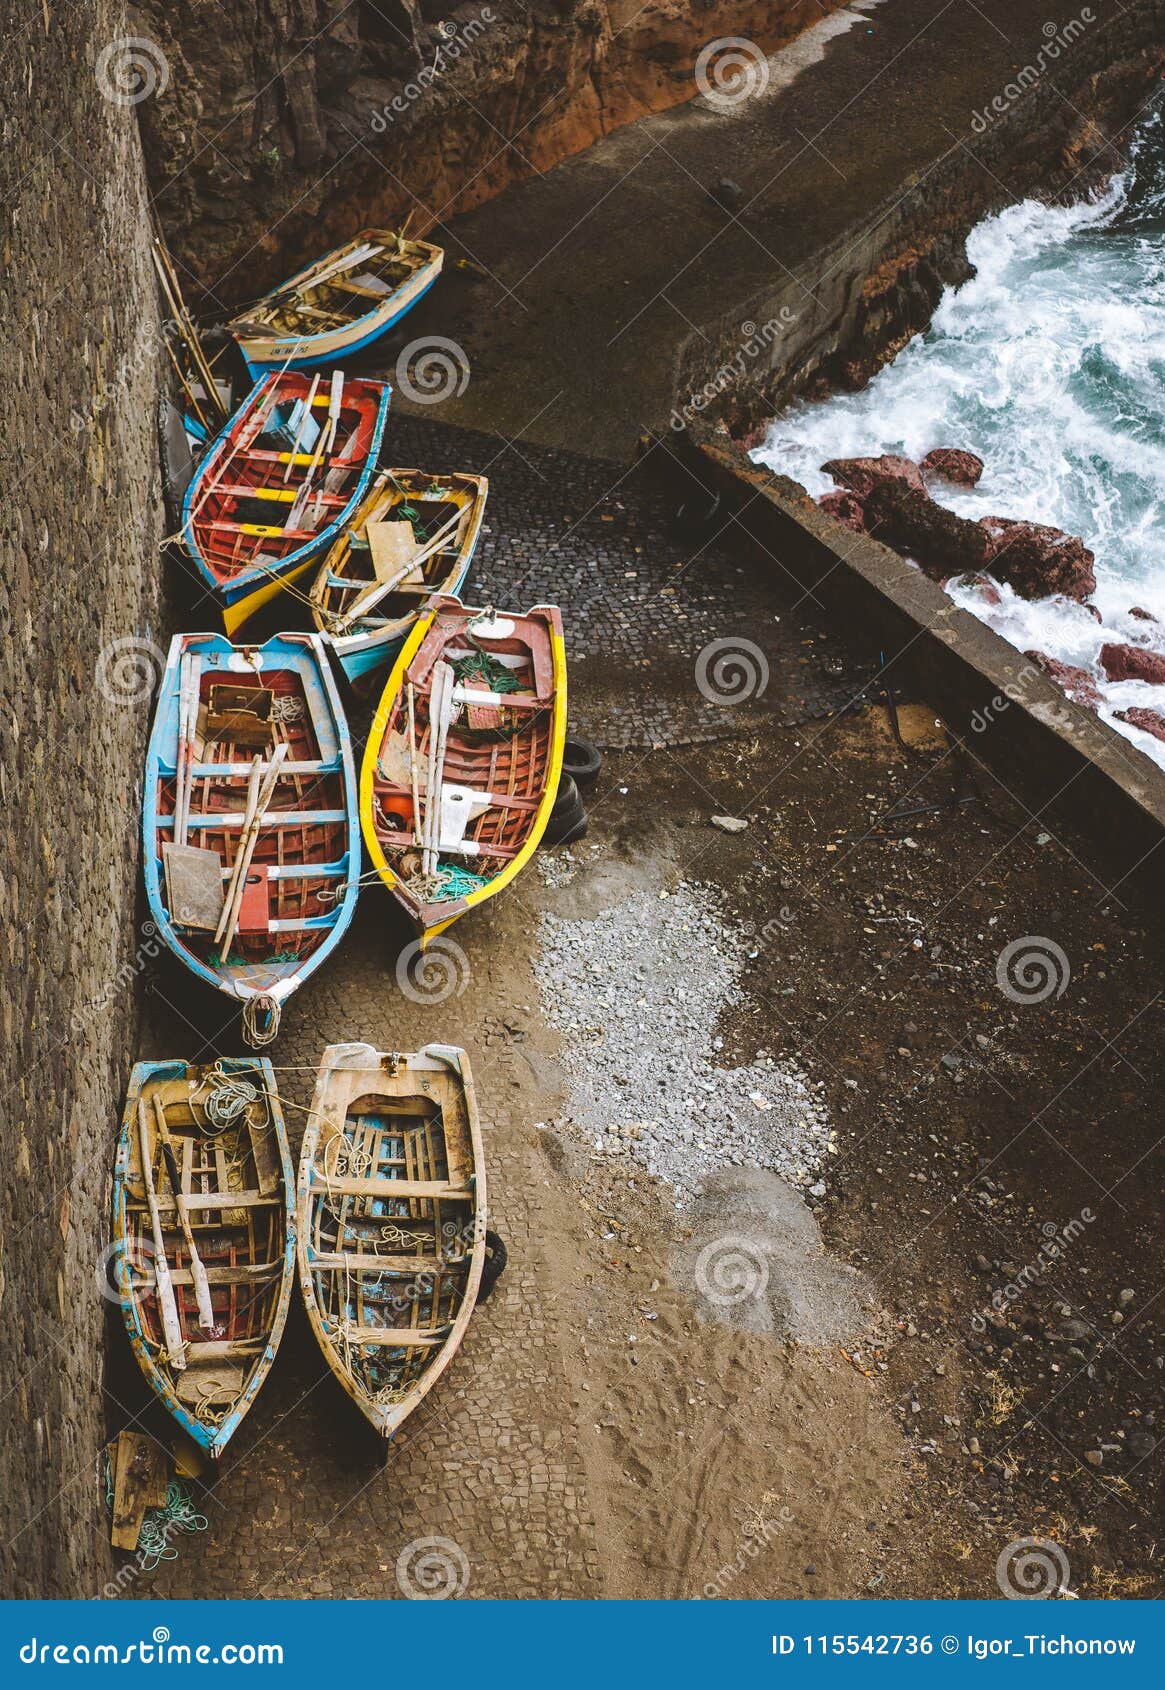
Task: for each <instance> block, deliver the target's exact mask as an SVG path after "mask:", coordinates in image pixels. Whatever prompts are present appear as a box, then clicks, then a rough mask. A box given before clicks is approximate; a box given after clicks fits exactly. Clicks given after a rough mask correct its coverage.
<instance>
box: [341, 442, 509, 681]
mask: <svg viewBox="0 0 1165 1690" xmlns="http://www.w3.org/2000/svg"><path fill="white" fill-rule="evenodd" d="M488 492H489V482H488V481H487V480H486V478H485V476H484V475H427V474H425V473H424V471H422V470H419V469H389V470H384V471H383V472H382V473H381V474H380V475H378V476H377V478H376V480H375V481H374V482H373V484H372V487H371V489H370V491H369V493H368V494H367V496H366V497H365V498H364V499H363V500H362V501H361V503H360V507H359V509H358V510H357V511H356V513H355V515H354V516H353V518H352V520H351V522H350V523H349V524H348V526H347V527H346V528H345V529H344V532H343V533H342V534H341V535H340V538H339V539H338V540H337V541H336V542H335V544H334V545H333V546H332V548H331V550H330V551H329V552H328V554H327V556H326V557H325V558H324V561H323V563H322V564H321V565H320V569H319V573H318V574H317V576H316V578H315V581H314V582H313V584H312V589H311V608H312V617H313V619H314V621H315V625H316V627H317V628H318V629H319V630H320V632H321V633H322V634H323V635H324V636H325V637H326V639H327V641H328V644H329V645H330V647H331V649H332V650H333V651H334V652H335V654H336V657H337V659H338V660H339V663H340V666H341V667H342V669H343V670H344V673H345V674H346V675H347V677H348V679H349V680H351V681H355V680H358V679H359V678H360V676H361V675H367V674H369V673H371V672H372V671H373V670H375V669H379V668H381V667H383V666H384V665H385V664H388V663H391V662H392V660H393V659H394V658H395V657H396V656H397V655H398V654H399V652H400V648H401V646H402V645H403V644H404V642H405V639H406V637H407V635H408V632H409V629H410V628H411V627H412V626H413V624H414V623H415V622H416V619H417V617H418V616H419V615H420V614H421V612H422V611H423V610H425V609H426V608H427V606H428V604H429V601H430V600H431V599H432V598H433V597H434V596H435V595H437V594H447V595H452V596H456V595H457V593H459V592H460V591H461V588H462V586H463V585H464V582H465V578H466V576H467V575H468V573H469V566H470V564H471V562H472V561H473V553H474V548H475V547H476V545H477V540H478V536H479V534H480V533H481V520H482V516H483V514H484V512H485V501H486V496H487V494H488Z"/></svg>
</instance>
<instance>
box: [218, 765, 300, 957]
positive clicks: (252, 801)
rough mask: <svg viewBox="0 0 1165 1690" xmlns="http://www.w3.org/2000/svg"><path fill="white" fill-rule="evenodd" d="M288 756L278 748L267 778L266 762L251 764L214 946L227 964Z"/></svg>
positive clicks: (268, 768)
mask: <svg viewBox="0 0 1165 1690" xmlns="http://www.w3.org/2000/svg"><path fill="white" fill-rule="evenodd" d="M286 756H287V744H286V742H284V744H282V745H277V746H276V748H275V754H274V756H273V757H272V758H271V761H270V762H269V763H268V765H267V768H266V772H265V775H266V778H263V779H261V776H262V775H263V772H264V771H263V761H262V758H260V757H256V758H255V759H254V761H253V762H252V764H251V774H250V779H249V781H248V785H247V808H246V812H245V814H244V816H243V831H242V833H241V834H240V836H239V854H238V856H237V857H236V858H235V866H234V869H233V870H232V873H231V878H230V884H229V885H228V887H227V895H226V902H225V903H224V905H223V912H222V916H221V918H220V920H219V924H218V930H217V932H216V933H215V936H214V942H215V944H216V945H218V947H219V952H218V954H219V956H220V958H222V959H223V960H224V962H225V960H226V958H227V956H228V955H229V954H230V948H231V945H232V943H233V941H234V937H235V928H236V927H237V926H238V923H239V911H240V909H241V907H242V902H243V887H244V885H245V884H246V880H247V874H248V872H249V871H250V867H251V858H252V857H253V856H254V855H255V846H256V845H257V844H258V843H259V830H260V828H261V826H262V823H263V816H264V814H265V812H266V809H267V806H268V804H270V802H271V799H272V797H273V796H274V793H275V783H276V781H277V780H278V779H279V767H280V764H281V763H282V762H283V759H284V758H285V757H286Z"/></svg>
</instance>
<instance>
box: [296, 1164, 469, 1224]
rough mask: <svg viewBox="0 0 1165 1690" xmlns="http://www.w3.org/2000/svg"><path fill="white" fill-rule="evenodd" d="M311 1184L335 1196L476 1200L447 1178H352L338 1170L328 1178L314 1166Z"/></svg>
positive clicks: (452, 1201) (449, 1201)
mask: <svg viewBox="0 0 1165 1690" xmlns="http://www.w3.org/2000/svg"><path fill="white" fill-rule="evenodd" d="M312 1186H313V1189H315V1190H317V1191H324V1192H330V1193H331V1194H332V1195H333V1196H336V1197H439V1198H440V1199H441V1200H442V1202H445V1203H457V1202H465V1203H469V1202H472V1200H473V1192H472V1191H469V1190H465V1189H463V1188H461V1187H458V1186H455V1185H454V1184H453V1183H452V1182H451V1181H450V1180H446V1179H351V1178H348V1177H347V1176H346V1175H339V1174H336V1175H333V1176H332V1178H330V1179H329V1178H327V1177H326V1176H325V1175H324V1174H323V1173H321V1171H320V1169H319V1168H313V1169H312ZM384 1218H389V1217H384ZM406 1218H407V1217H405V1216H402V1217H401V1219H402V1220H403V1219H406Z"/></svg>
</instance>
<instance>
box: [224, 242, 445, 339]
mask: <svg viewBox="0 0 1165 1690" xmlns="http://www.w3.org/2000/svg"><path fill="white" fill-rule="evenodd" d="M444 261H445V254H444V253H443V252H442V250H441V248H440V247H439V246H433V245H432V244H431V242H429V241H414V240H409V239H407V238H406V237H405V236H404V235H403V234H398V233H397V232H396V231H395V230H392V229H365V231H364V232H363V234H360V235H357V236H356V238H355V240H351V241H348V242H347V243H346V244H345V245H344V246H341V247H337V248H336V249H335V251H333V252H329V253H327V254H326V255H325V256H324V257H323V258H317V259H315V260H314V261H313V262H312V263H311V264H308V265H306V266H305V267H304V268H303V269H302V270H298V271H296V273H295V275H294V276H292V277H290V278H289V279H288V280H287V281H286V282H284V283H283V284H282V285H281V286H280V287H278V288H275V289H273V290H272V292H271V293H268V294H265V295H264V296H263V298H262V299H259V300H257V301H256V302H255V304H253V305H251V306H249V307H248V308H247V310H246V311H244V312H243V313H242V314H241V315H239V316H237V317H235V318H234V319H233V320H232V321H231V322H230V323H229V324H228V327H229V329H230V331H231V333H232V334H233V335H234V337H235V339H236V340H237V341H238V343H239V347H240V350H241V351H242V354H243V357H244V358H245V359H246V360H247V363H248V364H249V365H250V367H251V368H252V370H255V371H259V370H263V369H290V370H312V369H319V368H320V367H321V366H323V365H325V364H326V365H328V366H331V365H333V364H337V363H339V362H340V361H341V360H342V359H344V358H347V357H350V356H351V354H352V353H354V352H360V351H362V350H363V348H364V347H366V346H371V345H372V343H373V341H375V340H379V338H380V336H381V335H382V334H384V333H386V332H387V330H389V329H391V328H392V327H393V325H394V324H395V323H399V322H400V320H401V318H402V317H403V316H404V315H405V313H406V311H411V310H412V308H413V306H414V305H415V304H416V303H417V301H418V300H419V299H422V298H423V297H424V295H425V294H426V293H428V291H429V289H430V288H431V287H432V285H433V283H434V282H435V281H436V280H437V277H438V276H439V275H440V274H441V266H442V264H443V263H444Z"/></svg>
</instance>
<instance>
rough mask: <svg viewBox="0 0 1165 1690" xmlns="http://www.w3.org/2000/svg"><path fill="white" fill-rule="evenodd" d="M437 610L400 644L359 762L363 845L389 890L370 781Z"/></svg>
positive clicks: (390, 876)
mask: <svg viewBox="0 0 1165 1690" xmlns="http://www.w3.org/2000/svg"><path fill="white" fill-rule="evenodd" d="M436 615H437V613H436V611H433V610H430V611H426V613H425V615H423V616H422V617H420V618H419V619H418V621H417V625H416V627H415V628H414V629H413V631H412V633H411V634H410V635H409V637H408V639H407V640H406V641H405V643H404V645H403V646H402V647H401V650H400V656H399V657H398V658H397V660H396V662H395V663H394V664H393V666H392V670H391V672H390V674H389V677H388V680H387V681H386V682H385V683H384V691H383V692H382V693H381V695H380V702H379V704H378V705H377V706H376V714H375V716H373V718H372V726H371V727H370V728H369V730H368V740H367V743H366V744H365V747H364V761H363V762H362V763H361V765H360V829H361V832H362V833H363V834H364V844H365V847H366V848H367V851H368V855H369V856H370V857H371V859H372V861H373V863H374V864H375V865H376V869H377V872H378V873H379V875H380V878H381V879H382V880H383V881H384V884H385V885H386V886H387V887H388V889H389V891H390V892H391V891H392V889H393V887H394V886H395V885H396V883H397V876H396V874H395V873H394V872H393V870H392V868H390V866H389V862H388V858H387V857H386V856H385V854H384V852H383V851H382V850H381V848H380V841H379V839H378V838H377V837H376V828H375V826H374V825H373V820H372V783H373V780H374V779H375V777H376V762H377V758H378V757H379V755H380V746H381V743H382V741H383V739H384V733H385V729H386V728H387V727H388V719H389V717H390V716H391V715H392V707H393V705H394V704H395V703H396V700H397V694H398V693H399V692H400V690H401V688H402V687H403V686H404V682H405V672H406V670H407V669H408V666H409V664H410V663H411V662H412V660H413V658H414V657H415V656H416V655H417V652H418V651H419V650H420V647H421V642H422V641H423V639H424V638H425V635H426V634H427V633H428V632H429V629H430V628H431V627H432V626H433V623H434V621H435V620H436Z"/></svg>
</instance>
